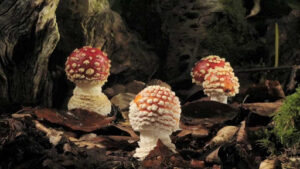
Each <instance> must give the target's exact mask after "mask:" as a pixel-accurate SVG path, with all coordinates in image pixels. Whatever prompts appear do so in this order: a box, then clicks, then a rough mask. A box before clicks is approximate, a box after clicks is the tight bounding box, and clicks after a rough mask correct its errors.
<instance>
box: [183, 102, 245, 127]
mask: <svg viewBox="0 0 300 169" xmlns="http://www.w3.org/2000/svg"><path fill="white" fill-rule="evenodd" d="M238 112H239V110H238V109H235V108H233V107H232V106H230V105H227V104H222V103H218V102H214V101H199V100H196V101H193V102H189V103H187V104H185V105H183V106H182V113H181V122H182V123H183V124H184V125H190V126H202V127H203V128H211V127H213V126H214V125H216V124H222V123H224V122H225V121H227V120H232V119H233V118H234V117H235V116H236V115H237V114H238Z"/></svg>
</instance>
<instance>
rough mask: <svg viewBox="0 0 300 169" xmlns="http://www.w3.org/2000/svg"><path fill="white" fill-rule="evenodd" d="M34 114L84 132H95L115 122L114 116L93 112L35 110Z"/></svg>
mask: <svg viewBox="0 0 300 169" xmlns="http://www.w3.org/2000/svg"><path fill="white" fill-rule="evenodd" d="M34 113H35V115H36V116H37V117H38V118H39V119H43V120H46V121H49V122H51V123H55V124H59V125H63V126H66V127H69V128H71V129H73V130H80V131H85V132H91V131H94V130H97V129H99V128H101V127H104V126H107V125H109V124H110V123H111V122H112V121H113V120H115V116H112V117H104V116H101V115H99V114H97V113H95V112H90V111H87V110H80V109H75V110H71V111H67V112H58V111H56V110H53V109H36V110H35V111H34Z"/></svg>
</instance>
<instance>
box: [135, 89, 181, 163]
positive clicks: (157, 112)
mask: <svg viewBox="0 0 300 169" xmlns="http://www.w3.org/2000/svg"><path fill="white" fill-rule="evenodd" d="M180 113H181V109H180V102H179V99H178V97H176V96H175V93H174V92H172V91H171V90H170V89H168V88H166V87H161V86H148V87H147V88H145V89H144V90H142V91H141V92H140V93H139V94H138V95H137V96H136V97H135V99H134V100H133V101H132V102H131V103H130V108H129V121H130V124H131V126H132V128H133V129H134V130H135V131H139V132H140V141H139V148H137V149H136V153H135V154H134V157H136V158H138V159H139V160H143V159H144V158H145V157H146V156H147V155H148V154H149V152H150V151H151V150H153V149H154V148H155V147H156V144H157V141H158V139H160V140H161V141H162V143H163V144H164V145H165V146H167V147H168V148H169V149H170V150H172V151H173V152H176V150H175V145H174V144H173V143H172V142H171V139H170V135H171V134H172V132H173V131H176V130H178V129H179V119H180Z"/></svg>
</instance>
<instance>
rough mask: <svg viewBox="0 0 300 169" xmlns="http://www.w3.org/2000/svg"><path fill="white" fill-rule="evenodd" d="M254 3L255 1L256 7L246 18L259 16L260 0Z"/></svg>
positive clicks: (255, 0)
mask: <svg viewBox="0 0 300 169" xmlns="http://www.w3.org/2000/svg"><path fill="white" fill-rule="evenodd" d="M253 1H254V6H253V8H252V9H251V12H250V14H249V15H247V16H246V18H250V17H253V16H255V15H257V14H258V13H259V11H260V0H253Z"/></svg>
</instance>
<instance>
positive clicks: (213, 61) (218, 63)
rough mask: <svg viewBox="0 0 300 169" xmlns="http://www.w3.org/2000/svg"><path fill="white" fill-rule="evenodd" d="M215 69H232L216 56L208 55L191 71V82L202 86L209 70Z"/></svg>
mask: <svg viewBox="0 0 300 169" xmlns="http://www.w3.org/2000/svg"><path fill="white" fill-rule="evenodd" d="M216 67H227V68H228V69H232V68H231V66H230V64H229V63H228V62H225V59H224V58H220V57H219V56H216V55H209V56H207V57H204V58H202V59H201V60H200V61H198V62H197V63H196V64H195V66H194V68H193V69H192V71H191V76H192V82H193V83H196V84H197V85H200V86H202V83H203V82H204V77H205V75H206V74H207V73H208V71H209V70H210V69H215V68H216Z"/></svg>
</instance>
